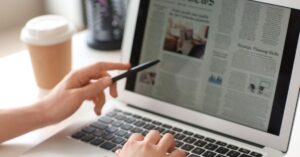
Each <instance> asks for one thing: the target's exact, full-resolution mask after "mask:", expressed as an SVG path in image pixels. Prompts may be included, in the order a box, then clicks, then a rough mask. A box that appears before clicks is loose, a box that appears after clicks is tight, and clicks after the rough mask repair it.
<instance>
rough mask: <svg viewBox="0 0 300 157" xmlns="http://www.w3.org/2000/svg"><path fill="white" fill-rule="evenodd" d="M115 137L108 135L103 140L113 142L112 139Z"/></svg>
mask: <svg viewBox="0 0 300 157" xmlns="http://www.w3.org/2000/svg"><path fill="white" fill-rule="evenodd" d="M114 137H115V136H114V134H108V135H106V136H103V137H102V138H103V139H105V140H111V139H113V138H114Z"/></svg>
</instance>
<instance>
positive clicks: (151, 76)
mask: <svg viewBox="0 0 300 157" xmlns="http://www.w3.org/2000/svg"><path fill="white" fill-rule="evenodd" d="M155 79H156V73H155V72H149V71H144V72H141V75H140V79H139V81H140V82H141V83H144V84H147V85H152V86H153V85H155Z"/></svg>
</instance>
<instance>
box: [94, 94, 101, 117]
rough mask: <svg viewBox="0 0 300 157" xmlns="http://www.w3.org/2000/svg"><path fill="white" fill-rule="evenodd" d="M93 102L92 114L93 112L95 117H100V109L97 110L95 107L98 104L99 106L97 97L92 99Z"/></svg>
mask: <svg viewBox="0 0 300 157" xmlns="http://www.w3.org/2000/svg"><path fill="white" fill-rule="evenodd" d="M93 102H94V104H95V107H94V112H95V114H96V115H98V116H99V115H100V109H98V107H97V106H99V105H98V104H99V97H94V98H93Z"/></svg>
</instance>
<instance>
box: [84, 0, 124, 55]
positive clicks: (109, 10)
mask: <svg viewBox="0 0 300 157" xmlns="http://www.w3.org/2000/svg"><path fill="white" fill-rule="evenodd" d="M126 9H127V1H126V0H86V12H87V23H88V29H89V35H88V41H87V43H88V45H89V46H90V47H91V48H94V49H98V50H118V49H120V48H121V45H122V38H123V32H124V25H125V19H126Z"/></svg>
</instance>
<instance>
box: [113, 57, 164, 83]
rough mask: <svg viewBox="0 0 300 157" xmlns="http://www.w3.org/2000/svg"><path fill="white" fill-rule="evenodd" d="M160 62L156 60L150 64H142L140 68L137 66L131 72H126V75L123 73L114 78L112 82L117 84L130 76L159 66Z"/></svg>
mask: <svg viewBox="0 0 300 157" xmlns="http://www.w3.org/2000/svg"><path fill="white" fill-rule="evenodd" d="M159 62H160V60H154V61H149V62H146V63H143V64H140V65H138V66H135V67H133V68H131V69H130V70H128V71H126V72H124V73H122V74H120V75H117V76H115V77H113V78H112V81H113V82H117V81H119V80H121V79H123V78H125V77H128V76H130V75H133V74H136V73H138V72H140V71H143V70H145V69H148V68H150V67H152V66H154V65H155V64H157V63H159Z"/></svg>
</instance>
